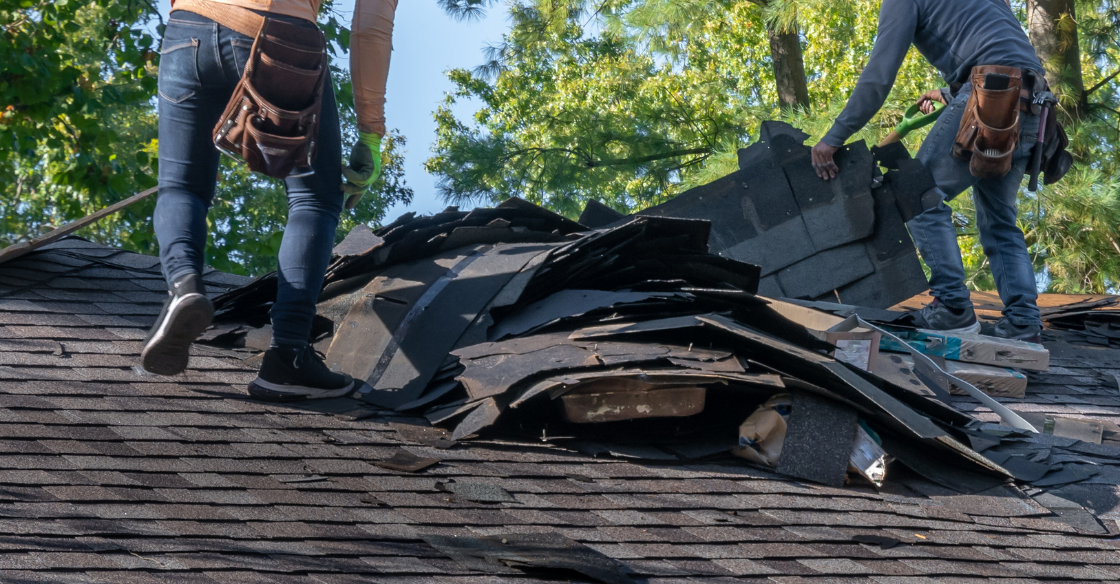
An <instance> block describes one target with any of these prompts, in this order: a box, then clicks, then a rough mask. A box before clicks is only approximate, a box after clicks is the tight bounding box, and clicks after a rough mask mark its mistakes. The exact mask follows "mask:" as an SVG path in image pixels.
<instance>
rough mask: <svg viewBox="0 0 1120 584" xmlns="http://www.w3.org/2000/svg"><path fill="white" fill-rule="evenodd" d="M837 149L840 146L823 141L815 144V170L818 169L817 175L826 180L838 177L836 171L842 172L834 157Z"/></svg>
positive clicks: (813, 153)
mask: <svg viewBox="0 0 1120 584" xmlns="http://www.w3.org/2000/svg"><path fill="white" fill-rule="evenodd" d="M837 150H839V148H837V147H835V146H829V145H828V144H825V143H824V142H823V141H821V142H818V143H817V145H816V146H813V152H812V155H813V170H814V171H816V173H817V176H819V177H821V178H823V179H824V180H829V179H833V178H836V173H838V172H840V168H839V167H837V166H836V161H835V160H833V159H832V155H833V154H836V151H837Z"/></svg>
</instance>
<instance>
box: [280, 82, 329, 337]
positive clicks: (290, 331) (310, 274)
mask: <svg viewBox="0 0 1120 584" xmlns="http://www.w3.org/2000/svg"><path fill="white" fill-rule="evenodd" d="M315 142H316V144H317V146H316V148H317V150H318V154H317V155H316V158H315V162H314V163H313V168H314V169H315V174H312V175H310V176H306V177H301V178H289V179H287V181H286V186H287V189H288V225H287V227H286V228H285V229H284V239H283V241H282V242H281V244H280V258H279V260H280V266H279V270H278V271H277V278H278V280H279V289H278V291H277V294H276V304H274V305H273V306H272V343H273V345H287V346H303V345H306V344H307V340H308V337H309V336H310V334H311V321H312V318H313V317H314V316H315V304H316V302H318V300H319V291H320V289H321V288H322V286H323V275H324V274H325V273H326V270H327V263H328V262H329V261H330V258H331V249H332V248H333V247H334V235H335V229H336V228H337V227H338V219H339V215H340V214H341V213H342V202H343V198H342V175H341V172H340V169H341V165H342V143H341V137H340V134H339V126H338V106H337V105H336V102H335V97H334V89H333V88H332V86H331V83H330V80H329V79H328V80H327V84H326V87H325V88H324V90H323V114H322V120H321V122H320V124H319V138H318V140H316V141H315Z"/></svg>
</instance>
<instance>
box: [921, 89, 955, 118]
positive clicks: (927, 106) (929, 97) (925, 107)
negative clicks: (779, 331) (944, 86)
mask: <svg viewBox="0 0 1120 584" xmlns="http://www.w3.org/2000/svg"><path fill="white" fill-rule="evenodd" d="M935 101H937V102H940V103H943V104H945V96H943V95H941V90H940V89H931V90H929V91H927V92H925V93H923V94H922V96H921V97H919V98H918V110H919V111H921V112H922V113H923V114H928V113H930V112H932V111H933V102H935ZM945 105H949V104H945Z"/></svg>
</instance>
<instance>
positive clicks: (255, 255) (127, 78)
mask: <svg viewBox="0 0 1120 584" xmlns="http://www.w3.org/2000/svg"><path fill="white" fill-rule="evenodd" d="M320 25H321V26H322V27H323V30H324V32H325V33H326V35H327V38H328V40H329V41H330V42H331V43H332V44H331V48H332V73H333V77H334V80H335V91H336V94H337V96H338V101H339V104H340V110H341V112H340V113H341V117H342V121H343V143H344V155H348V150H347V148H346V147H345V146H347V145H349V144H352V143H353V142H354V140H355V139H356V138H355V137H356V127H355V122H354V111H353V107H354V98H353V90H352V87H351V85H350V79H349V75H348V74H347V72H346V71H345V70H342V69H340V68H339V67H338V60H339V59H340V58H347V56H346V55H345V54H344V53H345V50H346V49H347V48H348V47H349V44H350V43H349V34H350V33H349V31H348V30H347V29H346V28H345V27H344V26H343V25H342V24H341V23H340V21H339V16H338V15H337V14H336V13H335V12H334V11H333V10H332V8H331V2H329V1H328V2H324V7H323V11H322V12H321V14H320ZM0 27H3V34H2V35H0V245H8V244H11V243H14V242H16V241H19V240H22V239H26V238H31V237H34V236H36V235H39V234H41V233H43V232H45V231H47V230H49V229H51V228H53V227H57V226H58V225H61V224H64V223H66V222H68V221H71V220H74V219H77V218H80V217H83V216H85V215H88V214H89V213H92V212H93V211H96V210H98V209H101V208H103V207H105V206H107V205H110V204H112V203H114V202H116V201H118V200H120V199H123V198H126V197H128V196H130V195H131V194H133V193H134V192H137V191H140V190H142V189H145V188H148V187H150V186H154V185H155V184H156V174H157V169H158V159H157V151H158V142H157V123H158V119H157V116H156V108H155V91H156V85H157V82H156V79H157V76H158V72H159V48H158V47H159V41H158V33H159V32H160V31H161V30H162V22H160V18H159V15H158V13H157V11H156V9H155V6H154V4H152V3H150V2H146V1H144V0H133V1H128V2H122V1H114V0H98V1H88V0H86V1H82V2H78V1H76V0H62V1H54V2H49V1H38V2H37V1H33V0H0ZM403 145H404V138H403V137H402V136H400V135H399V134H395V133H394V134H391V135H390V136H389V138H388V139H387V140H386V141H385V142H384V146H383V148H384V150H385V152H384V153H383V169H384V172H383V177H382V178H381V179H380V180H379V181H378V182H377V183H375V184H374V185H373V193H372V195H367V196H366V197H365V198H364V199H363V200H362V202H361V203H360V204H359V206H358V207H357V208H355V209H354V210H353V211H348V212H344V215H343V218H342V222H341V225H340V229H339V235H338V237H339V238H341V237H343V236H344V235H345V233H346V232H347V231H349V229H350V228H351V227H353V226H354V225H356V224H358V223H367V224H377V223H378V222H379V221H380V220H381V219H382V217H383V216H384V214H385V211H386V210H387V209H388V207H389V206H391V205H392V204H393V203H394V202H397V201H402V202H408V201H410V200H411V198H412V191H411V189H409V188H408V187H407V185H406V184H405V182H404V174H403V165H402V164H403V148H402V147H403ZM339 163H340V165H341V163H342V161H341V160H340V161H339ZM340 196H341V194H340ZM154 205H155V200H154V199H149V200H148V201H145V202H143V203H140V204H136V205H133V206H131V207H129V208H128V209H125V210H124V211H122V212H121V213H119V214H117V215H114V216H112V217H109V218H107V219H104V220H102V221H100V222H98V223H97V224H96V225H94V226H93V227H90V228H87V229H84V230H82V231H81V232H79V234H80V235H82V236H84V237H88V238H90V239H93V240H95V241H100V242H103V243H106V244H110V245H117V246H121V247H124V248H126V249H130V250H134V251H138V252H142V253H156V241H155V234H154V232H153V230H152V226H151V216H152V210H153V208H154ZM286 216H287V205H286V199H285V197H284V190H283V185H282V184H281V182H280V181H276V180H274V179H269V178H265V177H262V176H259V175H253V174H252V173H249V172H248V171H247V170H246V169H245V168H244V167H242V166H239V165H237V164H234V163H233V162H232V161H231V160H229V159H226V158H224V157H223V160H222V166H221V170H220V174H219V186H218V192H217V196H216V198H215V201H214V207H213V208H212V209H211V212H210V215H209V221H210V227H211V241H210V243H209V245H208V249H207V262H208V263H209V264H210V265H212V266H214V267H216V268H218V269H221V270H224V271H229V272H235V273H242V274H259V273H262V272H265V271H268V270H270V269H272V268H273V267H274V266H275V262H276V252H277V250H278V249H279V241H280V236H281V233H282V232H283V227H284V223H285V219H286Z"/></svg>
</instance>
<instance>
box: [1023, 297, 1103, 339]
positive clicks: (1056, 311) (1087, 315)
mask: <svg viewBox="0 0 1120 584" xmlns="http://www.w3.org/2000/svg"><path fill="white" fill-rule="evenodd" d="M1118 303H1120V298H1117V297H1115V296H1111V297H1107V296H1106V297H1103V298H1095V299H1090V300H1086V301H1084V302H1079V303H1076V304H1070V305H1067V306H1060V307H1053V308H1046V309H1042V320H1043V322H1045V323H1046V325H1047V327H1049V328H1053V329H1059V330H1066V331H1071V332H1072V331H1076V332H1077V333H1078V334H1077V335H1076V336H1074V337H1073V338H1076V339H1078V340H1081V341H1084V342H1087V343H1092V344H1094V345H1100V346H1102V347H1109V346H1111V347H1112V348H1114V349H1120V307H1117V304H1118Z"/></svg>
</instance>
